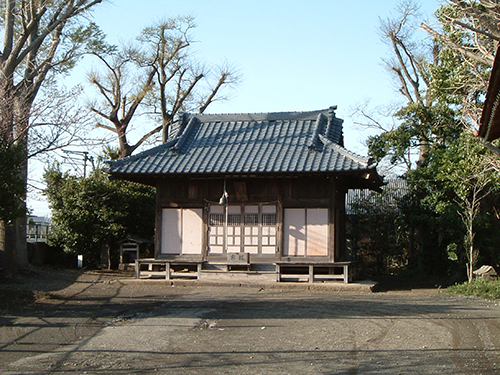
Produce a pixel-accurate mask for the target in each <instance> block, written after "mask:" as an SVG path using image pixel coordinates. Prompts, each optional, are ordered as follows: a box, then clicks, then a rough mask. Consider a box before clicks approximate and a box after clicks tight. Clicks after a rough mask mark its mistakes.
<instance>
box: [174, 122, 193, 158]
mask: <svg viewBox="0 0 500 375" xmlns="http://www.w3.org/2000/svg"><path fill="white" fill-rule="evenodd" d="M197 120H198V119H197V118H196V117H191V119H189V122H188V123H187V125H186V127H185V128H184V129H182V133H181V134H180V135H178V136H177V137H176V138H174V139H173V141H175V144H174V145H173V146H172V148H171V149H172V151H175V152H179V151H180V150H181V147H182V146H183V145H184V143H186V139H187V138H188V137H189V135H190V134H191V130H192V129H193V127H194V126H195V124H196V122H197Z"/></svg>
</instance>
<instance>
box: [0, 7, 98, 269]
mask: <svg viewBox="0 0 500 375" xmlns="http://www.w3.org/2000/svg"><path fill="white" fill-rule="evenodd" d="M102 1H103V0H75V1H57V0H47V1H37V0H24V1H16V0H6V1H5V2H2V8H1V9H0V11H1V14H2V17H3V24H2V30H3V34H4V38H3V45H2V48H1V51H0V97H2V98H7V99H8V100H7V102H8V103H9V108H8V111H6V113H7V115H6V116H7V117H6V118H3V119H2V121H3V122H4V124H5V125H4V126H5V127H6V131H7V132H8V133H9V137H11V138H12V139H15V141H16V142H17V143H20V144H22V145H23V147H25V148H26V151H25V157H27V154H28V151H27V149H28V132H29V129H30V124H29V118H30V114H31V110H32V107H33V103H34V102H35V99H36V98H37V95H38V93H39V91H40V89H41V88H42V85H43V84H44V82H46V81H47V79H49V78H50V76H51V74H52V73H56V72H63V71H66V70H67V69H70V68H71V67H72V66H73V65H74V63H75V61H76V60H77V59H78V57H79V55H80V54H81V53H82V52H83V48H84V47H85V44H86V43H89V42H91V41H95V40H96V38H99V36H100V35H99V34H98V32H97V31H96V30H97V29H96V27H95V25H85V24H78V23H77V20H78V19H79V18H81V17H80V16H82V15H85V14H86V13H87V12H88V11H89V10H90V9H91V8H92V7H94V6H95V5H97V4H99V3H101V2H102ZM63 31H64V32H63ZM61 46H65V47H67V48H61ZM25 160H26V158H25ZM22 175H23V180H24V181H27V164H26V162H25V163H24V167H23V171H22ZM25 220H26V219H25V218H24V217H21V218H19V219H18V220H17V224H16V225H13V226H12V227H11V228H10V230H12V231H13V232H14V234H12V235H7V234H6V238H9V239H15V241H14V242H15V243H10V244H9V243H6V242H3V244H2V245H0V246H3V248H0V251H5V248H6V247H12V248H15V249H16V250H17V262H18V263H19V264H20V265H22V266H23V265H25V264H27V252H26V235H25V231H26V228H25ZM0 226H3V227H4V229H5V222H4V221H1V222H0ZM11 266H12V267H14V265H11Z"/></svg>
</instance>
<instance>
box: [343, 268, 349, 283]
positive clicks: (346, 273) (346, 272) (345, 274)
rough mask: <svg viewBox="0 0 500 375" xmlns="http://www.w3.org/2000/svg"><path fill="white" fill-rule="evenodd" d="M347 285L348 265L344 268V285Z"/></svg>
mask: <svg viewBox="0 0 500 375" xmlns="http://www.w3.org/2000/svg"><path fill="white" fill-rule="evenodd" d="M348 283H349V265H347V264H346V265H345V266H344V284H348Z"/></svg>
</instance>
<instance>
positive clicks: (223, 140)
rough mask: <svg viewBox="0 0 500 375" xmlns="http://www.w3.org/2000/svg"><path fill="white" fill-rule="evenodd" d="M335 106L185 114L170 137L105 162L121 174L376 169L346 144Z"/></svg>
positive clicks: (200, 173)
mask: <svg viewBox="0 0 500 375" xmlns="http://www.w3.org/2000/svg"><path fill="white" fill-rule="evenodd" d="M334 110H335V107H331V108H329V109H325V110H320V111H312V112H281V113H260V114H224V115H200V114H187V113H186V114H184V115H183V118H182V122H181V125H180V126H179V127H178V128H177V129H176V131H175V134H173V135H172V137H171V138H170V140H169V141H168V142H166V143H164V144H162V145H160V146H157V147H154V148H152V149H150V150H148V151H145V152H142V153H140V154H137V155H134V156H130V157H127V158H124V159H121V160H117V161H109V162H107V163H108V171H109V172H110V173H111V174H119V175H124V174H125V175H128V174H134V175H165V174H171V175H187V174H190V175H191V174H199V175H202V174H249V173H252V174H265V173H302V172H314V173H316V172H341V171H345V172H347V171H362V170H367V169H374V167H375V165H374V164H373V163H372V161H371V160H369V159H368V158H364V157H361V156H359V155H356V154H354V153H352V152H350V151H348V150H346V149H345V148H344V147H342V144H343V135H342V123H343V120H341V119H339V118H337V117H335V112H334Z"/></svg>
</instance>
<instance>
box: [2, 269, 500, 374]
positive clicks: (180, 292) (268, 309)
mask: <svg viewBox="0 0 500 375" xmlns="http://www.w3.org/2000/svg"><path fill="white" fill-rule="evenodd" d="M499 354H500V307H499V305H498V303H496V302H491V301H483V300H480V299H477V298H465V297H458V296H453V295H448V294H446V293H441V291H440V290H438V289H416V290H415V289H414V290H411V289H410V290H406V291H392V292H391V291H389V292H383V293H361V292H359V291H356V292H352V291H348V289H346V290H345V291H343V292H338V291H337V290H334V289H331V288H321V287H319V288H315V289H314V290H308V288H307V286H305V285H297V286H292V287H289V286H288V285H283V286H281V285H276V284H274V285H269V286H256V285H241V286H230V285H228V286H221V285H219V286H209V285H197V284H196V282H195V281H193V282H185V283H180V284H174V285H173V286H172V285H170V284H167V283H165V282H164V281H163V282H161V281H146V280H141V281H135V280H133V279H130V278H124V277H123V275H119V274H113V273H102V272H101V273H98V272H84V273H81V272H77V271H54V270H44V269H41V270H38V271H33V272H31V273H30V274H28V275H25V277H24V278H23V279H22V280H21V281H19V280H18V281H16V282H12V281H10V282H5V281H2V284H0V374H68V373H77V374H150V373H151V374H184V375H185V374H472V373H474V374H499V373H500V355H499Z"/></svg>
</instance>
